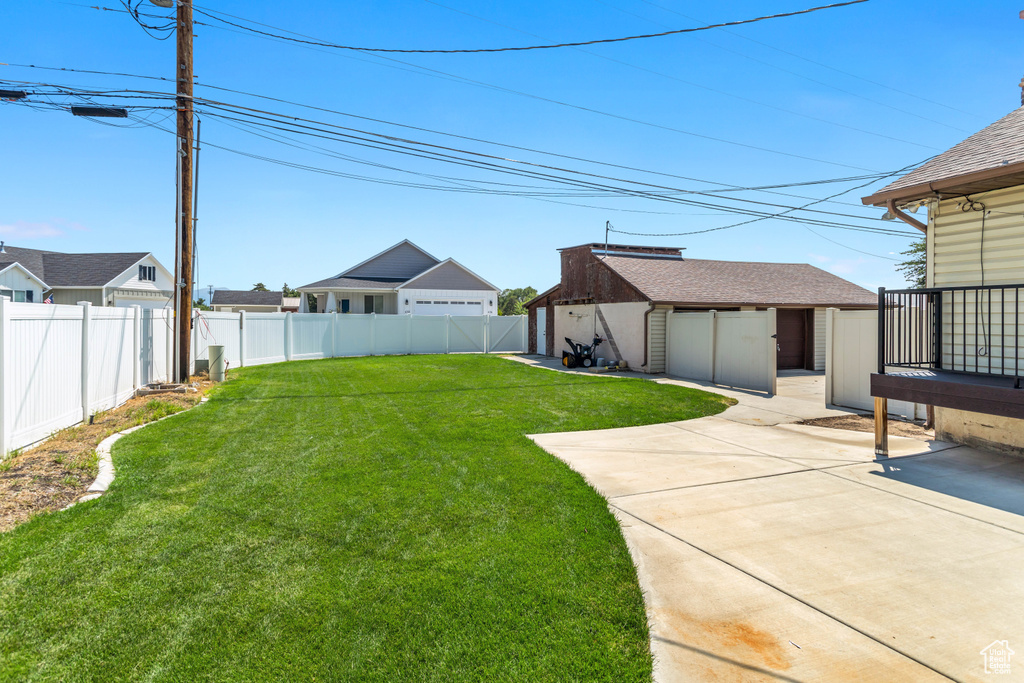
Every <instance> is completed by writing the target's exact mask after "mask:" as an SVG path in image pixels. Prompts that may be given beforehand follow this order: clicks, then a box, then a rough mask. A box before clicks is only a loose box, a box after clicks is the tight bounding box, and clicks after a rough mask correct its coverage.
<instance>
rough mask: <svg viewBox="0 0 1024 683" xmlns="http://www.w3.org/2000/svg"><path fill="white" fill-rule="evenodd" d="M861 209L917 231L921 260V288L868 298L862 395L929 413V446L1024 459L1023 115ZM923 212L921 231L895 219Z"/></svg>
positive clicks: (997, 124) (897, 183) (898, 183)
mask: <svg viewBox="0 0 1024 683" xmlns="http://www.w3.org/2000/svg"><path fill="white" fill-rule="evenodd" d="M863 202H864V203H865V204H873V205H875V206H885V207H887V208H888V209H889V214H891V215H892V216H893V217H896V218H900V219H901V220H904V221H905V222H907V223H909V224H911V225H913V226H915V227H917V228H918V229H920V230H921V231H922V232H923V233H924V234H925V236H926V256H927V288H925V289H921V290H890V291H888V292H880V293H879V299H880V300H882V299H884V301H885V308H884V315H883V316H880V322H881V325H880V328H881V329H879V348H880V349H882V350H884V357H883V358H880V359H879V365H880V367H879V371H878V373H877V374H873V375H872V376H871V394H872V395H873V396H875V397H876V399H882V400H883V401H884V400H887V399H897V400H905V401H913V402H917V403H922V404H926V405H931V406H935V436H936V438H937V439H941V440H944V441H955V442H958V443H964V444H969V445H977V446H981V447H985V448H996V449H1002V450H1015V451H1017V452H1021V453H1024V391H1022V390H1021V388H1020V384H1021V382H1020V379H1021V377H1024V348H1022V347H1024V320H1021V319H1020V318H1019V316H1020V315H1021V314H1022V313H1024V220H1022V217H1024V107H1021V108H1019V109H1017V110H1015V111H1013V112H1011V113H1010V114H1009V115H1007V116H1005V117H1003V118H1002V119H1000V120H999V121H997V122H995V123H993V124H992V125H990V126H988V127H987V128H985V129H984V130H982V131H980V132H978V133H975V134H974V135H972V136H971V137H969V138H967V139H966V140H964V141H963V142H961V143H960V144H958V145H956V146H955V147H953V148H952V149H950V150H948V151H946V152H944V153H942V154H940V155H939V156H937V157H934V158H933V159H931V160H930V161H928V162H927V163H925V164H923V165H922V166H920V167H919V168H917V169H916V170H914V171H912V172H910V173H908V174H907V175H905V176H903V177H902V178H899V179H898V180H896V181H895V182H893V183H891V184H890V185H888V186H886V187H884V188H882V189H881V190H879V191H878V192H876V193H875V194H873V195H871V196H869V197H865V198H864V199H863ZM922 205H923V206H926V207H927V210H928V215H927V219H926V222H921V221H919V220H917V219H916V218H913V217H911V216H909V215H907V214H906V213H904V210H916V209H917V207H919V206H922ZM908 322H909V324H908ZM886 368H889V370H888V371H887V370H886ZM900 370H901V371H900ZM876 411H878V412H879V414H882V413H884V412H885V411H886V406H885V404H884V403H882V404H879V401H877V400H876ZM880 427H881V425H880ZM883 434H884V432H883V431H882V430H881V429H880V430H879V433H878V434H876V437H877V439H879V441H880V443H879V444H876V445H878V446H879V447H880V450H884V445H885V444H884V443H883V442H882V440H883Z"/></svg>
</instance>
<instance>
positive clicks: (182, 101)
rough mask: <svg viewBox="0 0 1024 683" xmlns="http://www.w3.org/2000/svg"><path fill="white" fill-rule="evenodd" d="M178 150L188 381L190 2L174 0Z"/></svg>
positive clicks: (182, 334)
mask: <svg viewBox="0 0 1024 683" xmlns="http://www.w3.org/2000/svg"><path fill="white" fill-rule="evenodd" d="M177 33H178V36H177V37H178V60H177V68H176V71H177V80H178V93H177V94H178V97H177V108H178V150H177V153H178V155H179V156H180V159H181V163H180V165H179V168H180V169H181V177H180V178H179V179H178V186H179V188H180V189H181V196H180V197H179V198H178V202H179V211H178V216H179V221H178V231H179V234H178V239H179V240H180V245H181V253H180V254H179V257H180V261H179V264H178V268H177V271H178V281H177V282H176V283H175V284H174V286H175V287H176V288H178V296H177V310H175V312H174V314H175V317H176V318H177V323H178V325H177V327H178V355H177V358H178V367H177V374H178V376H177V377H176V378H175V379H176V380H177V381H179V382H187V381H188V370H189V349H190V343H191V340H192V190H193V188H192V145H193V142H192V132H193V131H192V73H193V69H192V0H178V30H177Z"/></svg>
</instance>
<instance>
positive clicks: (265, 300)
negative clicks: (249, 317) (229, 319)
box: [210, 289, 284, 306]
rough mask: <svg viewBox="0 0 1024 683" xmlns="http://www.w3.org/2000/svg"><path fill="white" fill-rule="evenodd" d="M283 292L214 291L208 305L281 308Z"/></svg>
mask: <svg viewBox="0 0 1024 683" xmlns="http://www.w3.org/2000/svg"><path fill="white" fill-rule="evenodd" d="M283 303H284V292H254V291H251V290H244V289H215V290H213V301H211V302H210V305H211V306H212V305H217V306H281V305H282V304H283Z"/></svg>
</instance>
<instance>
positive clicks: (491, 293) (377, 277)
mask: <svg viewBox="0 0 1024 683" xmlns="http://www.w3.org/2000/svg"><path fill="white" fill-rule="evenodd" d="M299 292H300V293H301V294H302V296H301V297H300V298H301V300H302V301H301V310H305V309H306V296H305V295H307V294H312V295H313V296H315V297H316V310H317V312H318V313H385V314H393V313H415V314H417V315H445V314H448V315H497V314H498V293H499V290H498V288H497V287H495V286H494V285H492V284H491V283H489V282H487V280H484V279H483V278H482V277H480V276H479V275H477V274H476V273H474V272H473V271H471V270H470V269H469V268H466V267H465V266H464V265H462V264H461V263H459V262H458V261H455V260H454V259H445V260H443V261H442V260H440V259H437V258H435V257H433V256H431V255H430V254H428V253H427V252H425V251H423V250H422V249H420V248H419V247H417V246H416V245H415V244H413V243H412V242H410V241H409V240H403V241H401V242H399V243H398V244H396V245H394V246H393V247H390V248H388V249H385V250H384V251H382V252H381V253H379V254H377V255H376V256H373V257H371V258H369V259H367V260H365V261H363V262H362V263H359V264H357V265H355V266H353V267H351V268H349V269H348V270H344V271H342V272H340V273H338V274H337V275H335V276H334V277H332V278H327V279H326V280H320V281H319V282H313V283H311V284H308V285H306V286H304V287H299Z"/></svg>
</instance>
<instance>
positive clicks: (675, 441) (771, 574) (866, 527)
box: [521, 358, 1024, 683]
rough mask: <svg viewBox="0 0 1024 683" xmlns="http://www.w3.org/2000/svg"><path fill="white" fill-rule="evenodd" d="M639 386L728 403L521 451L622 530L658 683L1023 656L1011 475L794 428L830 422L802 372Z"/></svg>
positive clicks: (879, 677)
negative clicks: (597, 495)
mask: <svg viewBox="0 0 1024 683" xmlns="http://www.w3.org/2000/svg"><path fill="white" fill-rule="evenodd" d="M521 362H527V363H531V364H535V365H544V366H547V367H549V368H551V369H557V368H558V366H557V365H556V364H555V363H554V362H552V361H548V360H540V359H529V358H525V359H521ZM639 376H641V377H646V376H644V375H639ZM648 378H649V377H648ZM595 381H614V380H603V379H599V378H595ZM655 381H659V382H668V383H673V384H680V385H683V386H691V387H696V388H705V389H709V390H712V391H716V392H718V393H722V394H726V395H729V396H733V397H735V398H737V400H738V401H739V403H738V404H737V405H736V406H734V407H732V408H730V409H729V410H727V411H726V412H724V413H722V414H720V415H717V416H715V417H708V418H701V419H697V420H692V421H686V422H676V423H669V424H660V425H651V426H646V427H632V428H627V429H616V430H607V431H601V432H579V433H563V434H544V435H537V436H534V437H533V439H534V441H536V442H537V443H538V444H539V445H541V446H542V447H543V448H545V449H546V450H548V451H549V452H551V453H553V454H554V455H556V456H557V457H559V458H561V459H563V460H564V461H565V462H567V463H568V464H569V465H570V466H571V467H573V468H574V469H576V470H577V471H579V472H580V473H581V474H582V475H583V476H584V477H585V478H586V479H587V480H588V481H589V482H590V483H591V484H592V485H593V486H594V487H595V488H596V489H597V490H598V491H600V492H601V493H602V494H603V495H604V496H605V497H606V498H607V499H608V501H609V505H610V507H611V509H612V510H613V512H614V513H615V515H616V516H617V518H618V519H619V522H620V524H621V526H622V530H623V534H624V535H625V537H626V540H627V542H628V544H629V546H630V549H631V552H632V553H633V557H634V561H635V563H636V565H637V568H638V574H639V577H640V582H641V585H642V587H643V590H644V593H645V598H646V602H647V608H648V614H649V618H650V624H651V636H652V650H653V652H654V657H655V678H656V680H657V681H660V682H662V683H667V682H669V681H748V680H749V681H758V680H765V681H840V680H857V681H865V680H870V681H892V680H914V681H921V680H960V681H981V680H986V679H987V678H989V676H988V675H987V674H986V673H985V661H984V657H983V655H982V653H981V651H982V650H983V649H985V648H986V647H987V646H988V645H989V644H990V643H993V641H997V640H1000V641H1008V645H1009V647H1010V648H1011V649H1013V648H1014V647H1017V648H1024V569H1021V567H1024V460H1021V459H1018V458H1013V457H1009V456H1004V455H999V454H994V453H989V452H984V451H979V450H975V449H971V448H967V447H963V446H957V445H955V444H948V443H942V442H935V441H926V440H923V439H912V438H901V437H890V453H891V457H889V458H888V459H884V460H877V461H876V460H875V458H874V454H873V441H872V435H871V434H869V433H866V432H863V433H862V432H851V431H841V430H834V429H826V428H821V427H812V426H806V425H798V424H794V423H795V422H799V421H800V420H802V419H807V418H812V417H820V416H825V415H830V414H840V413H839V412H838V411H830V410H827V409H825V408H824V405H823V403H824V402H823V399H822V396H823V394H822V392H821V391H820V385H821V383H822V381H823V380H822V378H821V376H819V375H813V374H811V375H806V376H787V377H784V378H780V381H779V394H778V395H777V396H774V397H767V396H765V395H763V394H755V393H750V392H744V391H735V390H729V389H724V388H720V387H710V386H708V385H706V384H703V383H694V382H685V381H681V380H674V379H665V378H662V379H656V380H655ZM1021 652H1022V654H1021V655H1020V657H1021V661H1020V663H1019V665H1016V666H1014V665H1013V663H1011V666H1012V669H1011V673H1010V674H1009V675H1003V676H1000V677H999V678H1000V680H1024V651H1021Z"/></svg>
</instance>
